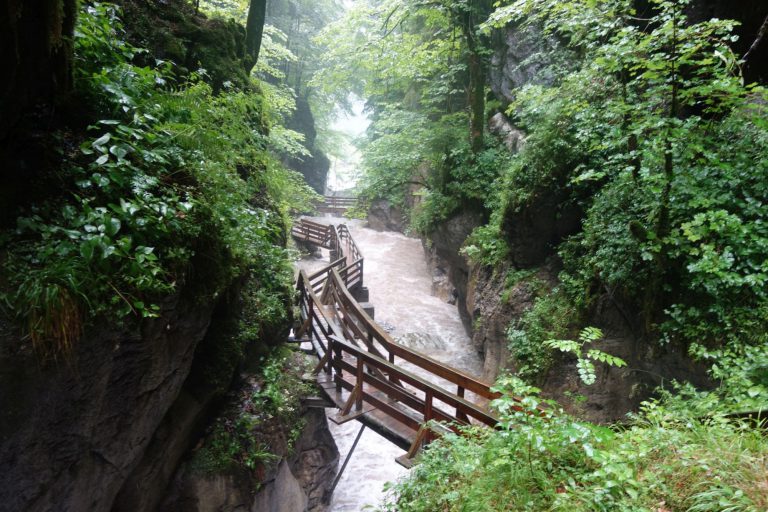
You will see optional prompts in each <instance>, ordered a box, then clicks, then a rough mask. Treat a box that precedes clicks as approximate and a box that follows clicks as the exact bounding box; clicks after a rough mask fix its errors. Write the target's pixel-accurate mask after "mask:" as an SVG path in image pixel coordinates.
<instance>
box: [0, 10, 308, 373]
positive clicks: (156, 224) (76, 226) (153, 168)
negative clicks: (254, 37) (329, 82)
mask: <svg viewBox="0 0 768 512" xmlns="http://www.w3.org/2000/svg"><path fill="white" fill-rule="evenodd" d="M124 39H125V38H124V34H123V30H122V24H121V21H120V18H119V10H118V9H117V7H115V6H112V5H110V4H104V3H93V4H86V5H84V6H83V8H82V12H81V13H80V16H79V20H78V25H77V28H76V32H75V56H76V66H75V71H76V74H75V79H76V88H77V92H78V95H79V96H80V98H82V100H83V102H85V103H87V104H88V105H90V106H91V108H92V109H93V114H94V116H96V118H97V121H95V122H94V123H93V124H92V126H90V127H89V130H88V135H87V136H85V137H84V138H83V140H82V141H81V143H80V147H79V150H75V151H72V152H71V154H69V155H67V157H66V159H65V161H64V163H63V165H62V169H61V170H60V172H59V173H58V175H57V176H56V180H58V182H59V183H60V187H59V188H60V190H61V192H62V193H61V195H60V196H59V197H55V198H51V199H49V200H47V201H46V202H43V203H40V204H35V205H32V206H31V207H30V208H29V209H28V210H26V211H24V212H22V214H21V215H20V216H19V218H18V222H17V228H16V230H15V231H14V232H12V233H8V234H5V235H4V237H5V238H6V240H4V242H6V243H7V246H8V247H9V248H10V249H9V251H8V253H7V254H6V255H5V258H4V262H3V273H4V274H5V276H7V277H6V278H5V279H3V280H2V281H3V282H4V286H3V289H2V290H0V304H2V306H3V309H4V311H5V312H6V313H7V314H8V315H9V316H11V317H12V318H13V319H14V320H15V321H16V323H17V324H18V325H20V326H21V327H22V330H23V332H24V334H25V335H26V336H28V337H29V338H31V341H32V343H33V345H34V347H35V348H36V349H37V351H38V353H39V354H40V355H41V356H42V357H43V358H47V357H58V356H59V355H61V354H64V353H66V352H67V351H68V350H69V349H70V348H71V347H72V345H73V344H74V343H75V342H76V341H77V339H78V338H79V336H80V335H81V334H82V332H83V329H84V327H85V326H86V325H88V324H89V323H90V322H92V321H93V319H94V318H97V317H105V318H107V319H109V321H114V322H116V323H118V324H120V323H125V322H134V321H136V320H137V319H140V318H146V317H153V316H157V315H159V314H160V313H161V310H160V303H161V299H163V298H164V297H167V296H169V295H172V294H175V293H177V292H179V291H180V290H182V289H185V287H186V288H187V289H188V290H189V291H190V292H191V293H193V294H194V295H195V296H196V299H197V300H211V299H213V298H215V297H216V296H217V295H218V294H219V293H220V292H221V291H222V290H223V289H224V288H225V287H226V286H228V285H229V284H230V283H231V282H232V280H233V279H234V277H236V276H239V275H243V274H244V273H245V272H247V271H249V270H252V271H253V270H257V271H258V270H259V269H261V271H263V272H264V273H265V274H266V275H274V274H278V273H280V270H279V269H280V268H281V267H282V266H284V265H285V262H286V261H287V260H288V258H287V256H286V254H285V253H284V249H283V248H282V246H283V245H284V239H285V236H286V235H285V227H286V225H287V213H288V210H289V208H290V207H291V204H292V202H293V201H296V202H298V203H301V202H303V201H304V200H305V199H307V198H308V197H310V196H311V195H312V193H311V192H310V191H309V190H308V188H307V187H306V186H305V185H304V184H303V183H302V181H301V177H300V176H298V175H296V174H295V173H292V172H289V171H287V170H285V169H283V168H282V167H281V166H280V165H279V163H278V162H277V161H276V159H275V158H274V157H273V156H271V154H270V152H269V151H268V147H269V145H270V136H269V132H268V127H269V124H270V122H271V117H270V116H271V114H270V106H269V102H268V101H267V100H266V99H265V96H264V94H263V93H262V92H261V90H260V88H259V86H258V83H257V82H255V81H254V82H252V84H251V85H250V86H249V87H246V88H242V89H236V88H235V87H233V86H230V87H229V89H226V88H225V90H223V91H221V92H220V93H218V94H214V92H213V90H212V88H211V86H210V85H208V83H207V81H206V80H207V75H206V72H205V70H202V69H201V70H198V71H196V72H193V73H189V74H185V75H177V73H176V67H175V66H174V64H173V63H171V62H166V61H155V64H154V65H153V66H139V65H137V64H135V63H134V62H135V61H137V60H138V59H137V57H138V56H140V55H143V54H145V53H146V52H145V51H144V50H141V49H138V48H134V47H132V46H131V45H130V44H128V43H126V42H125V41H124ZM141 60H142V61H144V60H151V59H145V58H142V59H141ZM263 302H264V304H271V303H272V302H273V301H270V300H266V301H263Z"/></svg>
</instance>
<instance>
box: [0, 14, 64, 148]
mask: <svg viewBox="0 0 768 512" xmlns="http://www.w3.org/2000/svg"><path fill="white" fill-rule="evenodd" d="M76 11H77V2H76V0H0V64H2V67H3V78H2V80H0V140H1V139H3V138H5V136H6V134H7V133H8V132H9V131H10V130H11V129H12V128H13V125H14V124H15V123H16V121H17V120H18V119H19V116H20V115H21V114H22V113H23V112H24V111H25V110H26V109H27V108H28V107H30V106H32V105H37V104H46V105H53V104H55V103H56V102H57V101H58V100H59V99H60V98H62V97H63V96H64V95H66V93H67V92H69V91H70V89H71V87H72V32H73V30H74V26H75V17H76Z"/></svg>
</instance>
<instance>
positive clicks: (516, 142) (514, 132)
mask: <svg viewBox="0 0 768 512" xmlns="http://www.w3.org/2000/svg"><path fill="white" fill-rule="evenodd" d="M488 128H489V129H490V131H491V133H493V134H494V135H496V136H498V137H499V138H500V139H501V140H502V141H504V145H505V146H507V149H508V150H509V151H510V152H511V153H517V152H518V151H520V150H521V149H522V148H523V144H525V133H523V132H522V131H520V130H518V129H517V128H515V127H514V126H512V123H511V122H510V121H509V119H508V118H507V116H505V115H504V114H502V113H501V112H498V113H496V114H494V115H493V116H492V117H491V118H490V119H489V120H488Z"/></svg>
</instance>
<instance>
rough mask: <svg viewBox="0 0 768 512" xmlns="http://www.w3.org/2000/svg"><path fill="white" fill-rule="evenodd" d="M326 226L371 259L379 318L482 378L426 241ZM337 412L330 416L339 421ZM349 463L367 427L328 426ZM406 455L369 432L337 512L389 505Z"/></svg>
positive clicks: (368, 272) (357, 225)
mask: <svg viewBox="0 0 768 512" xmlns="http://www.w3.org/2000/svg"><path fill="white" fill-rule="evenodd" d="M312 220H314V221H317V222H323V223H329V222H333V223H345V224H347V226H348V227H349V229H350V231H351V233H352V237H353V238H354V239H355V242H356V243H357V245H358V247H359V248H360V251H361V252H362V254H363V257H364V258H365V262H364V284H365V286H367V287H368V289H369V292H370V302H371V303H372V304H373V306H374V307H375V319H376V322H378V323H379V324H380V325H381V326H382V327H383V328H385V330H387V331H389V333H390V334H391V335H392V336H393V337H394V338H395V339H396V340H397V341H398V342H399V343H402V344H404V345H408V346H410V347H412V348H414V349H415V350H419V351H421V352H424V353H426V354H427V355H429V356H430V357H433V358H435V359H438V360H440V361H442V362H445V363H447V364H450V365H451V366H454V367H456V368H459V369H461V370H464V371H466V372H467V373H470V374H472V375H476V376H479V375H482V367H483V365H482V361H481V360H480V358H479V357H478V355H477V354H476V353H475V351H474V350H473V349H472V345H471V342H470V339H469V337H468V336H467V334H466V332H465V330H464V326H463V325H462V323H461V320H460V318H459V314H458V311H457V310H456V307H455V306H452V305H450V304H447V303H445V302H443V301H442V300H440V299H438V298H437V297H433V296H432V295H431V288H432V280H431V276H430V275H429V271H428V269H427V265H426V262H425V259H424V251H423V249H422V247H421V242H420V241H419V240H417V239H415V238H409V237H406V236H404V235H402V234H400V233H394V232H377V231H374V230H371V229H367V228H365V227H363V222H361V221H355V220H348V219H341V218H329V217H322V218H313V219H312ZM323 254H324V256H325V257H324V259H323V260H322V261H321V260H317V259H304V260H301V261H299V262H297V266H298V267H299V268H303V269H306V270H307V271H309V272H312V271H313V270H317V269H319V268H321V267H322V266H323V265H326V264H327V263H328V261H327V260H328V257H327V251H323ZM336 413H337V411H335V410H330V409H329V410H328V414H329V416H330V415H334V414H336ZM328 423H329V425H330V428H331V432H332V433H333V436H334V438H335V439H336V443H337V444H338V446H339V452H340V453H341V459H342V461H343V460H344V458H345V457H346V455H347V453H348V451H349V449H350V447H351V445H352V443H353V441H354V439H355V437H356V435H357V433H358V431H359V429H360V426H361V424H360V423H359V422H357V421H351V422H348V423H345V424H343V425H336V424H335V423H333V422H332V421H329V422H328ZM402 454H403V450H401V449H400V448H398V447H397V446H395V445H393V444H392V443H390V442H389V441H387V440H386V439H384V438H383V437H381V436H379V435H378V434H376V433H375V432H373V431H371V430H370V429H365V431H364V432H363V436H362V438H361V439H360V442H359V443H358V445H357V448H356V449H355V452H354V454H353V455H352V458H351V459H350V461H349V464H348V466H347V468H346V469H345V471H344V474H343V476H342V478H341V480H339V483H338V486H337V487H336V491H335V492H334V494H333V498H332V501H331V506H330V510H331V511H333V512H359V511H360V510H364V509H365V508H366V506H368V507H370V508H372V507H375V506H376V505H378V504H380V503H381V501H382V499H383V498H384V489H383V487H384V484H385V483H386V482H394V481H396V480H397V479H398V478H400V477H401V476H403V475H405V474H406V473H407V470H406V469H404V468H402V467H401V466H400V465H398V464H397V463H396V462H395V458H396V457H398V456H400V455H402Z"/></svg>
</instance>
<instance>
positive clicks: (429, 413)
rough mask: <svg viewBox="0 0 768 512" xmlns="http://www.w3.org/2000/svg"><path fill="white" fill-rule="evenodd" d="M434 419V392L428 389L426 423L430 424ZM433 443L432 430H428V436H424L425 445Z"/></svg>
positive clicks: (425, 396) (425, 399)
mask: <svg viewBox="0 0 768 512" xmlns="http://www.w3.org/2000/svg"><path fill="white" fill-rule="evenodd" d="M431 419H432V390H431V389H427V390H426V392H425V395H424V423H425V424H426V423H428V422H429V421H430V420H431ZM430 441H432V429H431V428H427V432H426V435H425V436H424V444H425V445H427V444H429V443H430Z"/></svg>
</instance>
